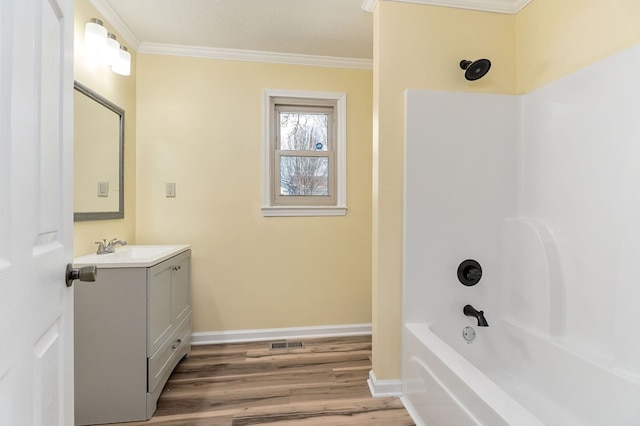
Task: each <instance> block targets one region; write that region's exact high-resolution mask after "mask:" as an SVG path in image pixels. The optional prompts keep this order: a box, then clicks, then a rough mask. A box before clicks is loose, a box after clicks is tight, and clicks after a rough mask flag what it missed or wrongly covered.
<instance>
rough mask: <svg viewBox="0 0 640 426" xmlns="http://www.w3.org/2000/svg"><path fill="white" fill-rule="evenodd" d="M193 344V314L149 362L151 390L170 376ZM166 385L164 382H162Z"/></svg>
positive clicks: (149, 387)
mask: <svg viewBox="0 0 640 426" xmlns="http://www.w3.org/2000/svg"><path fill="white" fill-rule="evenodd" d="M190 345H191V315H189V316H188V317H187V318H185V319H184V321H182V322H181V323H180V325H179V326H178V328H176V330H175V331H174V332H173V333H172V334H171V337H169V338H168V339H167V340H166V341H165V342H164V343H163V344H162V346H161V347H160V348H159V349H158V350H157V351H156V353H154V354H153V356H152V357H151V358H149V359H148V360H147V362H148V371H149V374H148V378H147V380H148V389H149V392H153V390H154V389H155V388H156V386H158V384H159V383H160V382H161V381H163V379H166V377H168V375H169V373H170V372H171V371H172V370H173V368H174V367H175V366H176V364H177V363H178V361H180V359H181V358H182V357H183V356H184V355H185V354H186V353H188V347H189V346H190ZM162 385H164V383H162Z"/></svg>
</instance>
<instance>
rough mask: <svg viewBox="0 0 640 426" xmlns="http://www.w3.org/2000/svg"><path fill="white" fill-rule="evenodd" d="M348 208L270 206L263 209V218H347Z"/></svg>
mask: <svg viewBox="0 0 640 426" xmlns="http://www.w3.org/2000/svg"><path fill="white" fill-rule="evenodd" d="M346 214H347V208H346V207H336V206H277V207H274V206H268V207H262V216H264V217H275V216H290V217H293V216H345V215H346Z"/></svg>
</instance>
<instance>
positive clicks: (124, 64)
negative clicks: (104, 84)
mask: <svg viewBox="0 0 640 426" xmlns="http://www.w3.org/2000/svg"><path fill="white" fill-rule="evenodd" d="M111 69H112V70H113V72H115V73H116V74H120V75H129V74H131V54H130V53H129V51H128V50H127V48H126V47H125V46H120V51H119V52H118V57H117V58H116V60H115V62H114V63H113V66H112V67H111Z"/></svg>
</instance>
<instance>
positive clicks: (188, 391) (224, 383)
mask: <svg viewBox="0 0 640 426" xmlns="http://www.w3.org/2000/svg"><path fill="white" fill-rule="evenodd" d="M302 340H303V342H304V344H305V347H304V348H298V349H276V350H271V349H270V348H269V343H268V342H260V343H242V344H224V345H206V346H193V348H192V351H191V356H190V357H189V358H186V359H183V360H182V361H181V362H180V364H178V366H177V367H176V369H175V370H174V372H173V374H172V375H171V377H170V378H169V381H168V382H167V384H166V386H165V388H164V390H163V391H162V394H161V395H160V399H159V400H158V409H157V410H156V412H155V414H154V416H153V417H152V418H151V419H150V420H148V421H146V422H132V423H121V424H120V425H123V426H124V425H126V426H133V425H154V426H156V425H161V426H190V425H194V426H195V425H198V426H201V425H207V426H246V425H260V424H268V425H271V426H280V425H282V426H287V425H288V426H292V425H296V426H298V425H300V426H314V425H322V426H326V425H367V426H409V425H415V423H414V422H413V421H412V420H411V417H410V416H409V414H408V413H407V411H406V410H405V408H404V406H403V405H402V402H400V400H399V399H398V398H372V397H371V395H370V393H369V389H368V386H367V383H366V380H367V377H368V374H369V370H371V337H369V336H363V337H340V338H328V339H302Z"/></svg>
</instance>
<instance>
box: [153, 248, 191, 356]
mask: <svg viewBox="0 0 640 426" xmlns="http://www.w3.org/2000/svg"><path fill="white" fill-rule="evenodd" d="M190 274H191V250H187V251H185V252H183V253H180V254H179V255H177V256H174V257H172V258H171V259H167V260H165V261H164V262H161V263H159V264H157V265H155V266H152V267H151V268H149V269H148V272H147V292H148V302H147V303H148V305H147V315H148V325H147V327H148V340H147V356H149V357H151V356H152V355H153V354H155V353H156V351H157V350H158V349H160V347H161V346H162V344H163V343H164V342H165V341H166V340H167V339H168V338H169V336H170V335H171V334H172V333H173V332H174V330H175V328H176V327H178V325H179V324H180V323H181V322H182V321H183V320H184V319H185V318H186V317H187V316H188V315H189V314H190V313H191V286H190Z"/></svg>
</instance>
